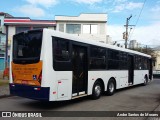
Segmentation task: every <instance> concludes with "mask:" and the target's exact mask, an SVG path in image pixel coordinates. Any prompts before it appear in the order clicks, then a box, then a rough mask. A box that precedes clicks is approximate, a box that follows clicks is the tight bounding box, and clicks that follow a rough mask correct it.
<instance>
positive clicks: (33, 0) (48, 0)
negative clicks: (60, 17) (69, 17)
mask: <svg viewBox="0 0 160 120" xmlns="http://www.w3.org/2000/svg"><path fill="white" fill-rule="evenodd" d="M26 1H27V2H28V3H29V4H32V5H41V6H43V7H46V8H48V7H51V6H53V5H55V4H57V2H58V1H57V0H26Z"/></svg>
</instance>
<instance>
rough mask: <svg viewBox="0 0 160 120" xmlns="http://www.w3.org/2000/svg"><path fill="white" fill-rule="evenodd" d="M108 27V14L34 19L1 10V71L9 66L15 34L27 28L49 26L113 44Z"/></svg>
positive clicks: (49, 27)
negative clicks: (108, 33) (11, 45)
mask: <svg viewBox="0 0 160 120" xmlns="http://www.w3.org/2000/svg"><path fill="white" fill-rule="evenodd" d="M106 27H107V15H106V14H80V16H76V17H73V16H55V20H32V19H30V18H29V17H14V16H12V15H10V14H8V13H3V12H0V71H1V70H3V69H4V68H5V67H7V66H8V64H7V63H9V56H10V44H11V41H12V37H13V35H14V34H17V33H20V32H23V31H26V30H33V29H41V28H48V29H54V30H58V31H61V32H65V33H69V34H73V35H77V36H80V37H83V38H86V39H91V40H96V41H99V42H103V43H109V44H112V39H111V37H110V36H107V30H106V29H107V28H106ZM6 46H8V47H6Z"/></svg>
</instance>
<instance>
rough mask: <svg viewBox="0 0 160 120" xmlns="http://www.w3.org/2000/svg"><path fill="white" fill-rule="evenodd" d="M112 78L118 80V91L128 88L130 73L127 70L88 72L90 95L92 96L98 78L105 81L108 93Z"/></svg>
mask: <svg viewBox="0 0 160 120" xmlns="http://www.w3.org/2000/svg"><path fill="white" fill-rule="evenodd" d="M113 73H114V74H113ZM112 77H113V78H115V80H116V85H117V87H116V88H117V89H119V88H123V87H127V86H128V71H127V70H121V71H120V70H119V71H116V70H110V71H89V72H88V95H91V94H92V88H93V85H94V82H95V81H96V80H97V79H98V78H100V79H102V80H103V82H104V86H105V91H106V90H107V85H108V81H109V79H110V78H112ZM124 83H125V84H124Z"/></svg>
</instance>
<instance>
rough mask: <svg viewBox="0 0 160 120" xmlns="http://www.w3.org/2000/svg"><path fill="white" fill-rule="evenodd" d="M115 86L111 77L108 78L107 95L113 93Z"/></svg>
mask: <svg viewBox="0 0 160 120" xmlns="http://www.w3.org/2000/svg"><path fill="white" fill-rule="evenodd" d="M115 90H116V86H115V82H114V80H113V79H110V80H109V82H108V86H107V95H109V96H111V95H113V94H114V93H115Z"/></svg>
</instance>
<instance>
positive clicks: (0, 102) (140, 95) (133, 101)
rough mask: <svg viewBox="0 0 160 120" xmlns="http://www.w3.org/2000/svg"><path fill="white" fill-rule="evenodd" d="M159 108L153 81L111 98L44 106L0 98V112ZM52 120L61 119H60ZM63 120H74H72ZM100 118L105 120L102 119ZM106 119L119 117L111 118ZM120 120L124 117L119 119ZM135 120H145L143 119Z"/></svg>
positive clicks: (159, 88) (157, 84)
mask: <svg viewBox="0 0 160 120" xmlns="http://www.w3.org/2000/svg"><path fill="white" fill-rule="evenodd" d="M159 105H160V79H154V81H152V82H151V83H149V85H147V86H141V85H138V86H135V87H130V88H127V89H121V90H118V91H117V92H116V93H115V94H114V95H113V96H105V95H103V96H101V98H100V99H98V100H91V99H90V97H85V98H80V99H75V100H72V101H63V102H49V103H48V102H39V101H35V100H30V99H27V98H21V97H16V96H12V97H6V98H1V99H0V111H154V110H155V109H157V107H158V106H159ZM34 119H35V118H34ZM45 119H51V118H45ZM52 119H53V118H52ZM56 119H61V120H64V118H56ZM66 119H69V120H70V119H73V120H74V119H75V118H66ZM76 119H85V118H82V117H81V118H76ZM89 119H95V120H96V119H97V118H94V117H93V118H87V120H89ZM101 119H102V117H101ZM103 119H105V120H106V118H104V117H103ZM107 119H119V118H113V117H112V118H107ZM120 119H124V118H122V117H121V118H120ZM125 119H128V118H125ZM131 119H133V120H134V119H135V118H133V117H132V118H131ZM136 119H146V117H144V118H142V117H141V118H136Z"/></svg>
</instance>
